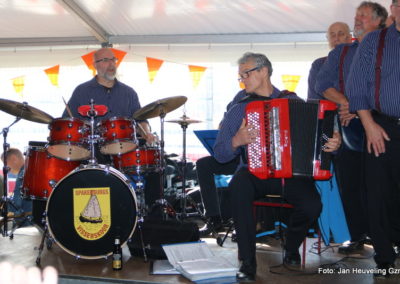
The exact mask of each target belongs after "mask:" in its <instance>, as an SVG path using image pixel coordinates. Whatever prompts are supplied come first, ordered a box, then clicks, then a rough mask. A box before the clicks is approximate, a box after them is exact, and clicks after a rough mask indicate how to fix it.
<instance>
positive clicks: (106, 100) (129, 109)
mask: <svg viewBox="0 0 400 284" xmlns="http://www.w3.org/2000/svg"><path fill="white" fill-rule="evenodd" d="M90 99H93V100H94V103H95V104H96V105H106V106H107V107H108V112H107V113H106V114H105V115H104V116H100V117H96V118H95V122H96V123H97V122H99V121H101V120H104V119H109V118H112V117H127V118H132V116H133V113H134V112H135V111H136V110H138V109H140V103H139V98H138V95H137V93H136V92H135V90H134V89H132V88H131V87H129V86H128V85H125V84H124V83H121V82H119V81H118V80H115V84H114V86H113V87H112V88H106V87H104V86H102V85H100V84H99V83H98V82H97V80H96V78H93V79H91V80H90V81H87V82H85V83H82V84H80V85H79V86H77V87H76V88H75V90H74V92H73V93H72V96H71V99H70V100H69V102H68V106H69V108H70V109H71V112H72V115H73V116H74V117H76V118H79V119H82V120H88V119H89V117H87V116H81V115H80V114H79V113H78V107H79V106H81V105H89V104H90ZM62 116H63V117H69V115H68V113H67V111H66V110H65V111H64V113H63V115H62Z"/></svg>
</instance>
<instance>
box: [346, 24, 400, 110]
mask: <svg viewBox="0 0 400 284" xmlns="http://www.w3.org/2000/svg"><path fill="white" fill-rule="evenodd" d="M379 34H380V30H378V31H373V32H370V33H368V35H366V36H365V38H364V39H363V41H362V43H361V44H360V47H359V48H358V51H357V53H356V55H355V57H354V62H353V66H352V69H351V71H350V75H349V78H348V81H347V85H346V93H347V96H348V97H349V99H350V110H351V111H357V110H370V109H376V107H375V95H374V93H375V63H376V54H377V49H378V42H379ZM381 70H382V71H381V87H380V106H381V111H382V112H383V113H384V114H386V115H390V116H395V117H399V116H400V82H399V81H400V32H399V31H397V29H396V27H395V25H394V24H393V25H391V26H390V27H389V28H388V30H387V33H386V37H385V45H384V49H383V58H382V69H381Z"/></svg>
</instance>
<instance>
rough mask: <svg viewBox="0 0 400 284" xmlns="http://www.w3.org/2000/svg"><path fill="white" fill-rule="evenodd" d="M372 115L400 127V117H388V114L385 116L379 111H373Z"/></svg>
mask: <svg viewBox="0 0 400 284" xmlns="http://www.w3.org/2000/svg"><path fill="white" fill-rule="evenodd" d="M371 113H372V115H373V116H375V117H379V118H381V119H383V120H386V121H388V122H392V123H396V124H397V125H400V117H395V116H390V115H386V114H383V113H381V112H379V111H376V110H373V111H372V112H371Z"/></svg>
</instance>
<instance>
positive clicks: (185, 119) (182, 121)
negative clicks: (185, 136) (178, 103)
mask: <svg viewBox="0 0 400 284" xmlns="http://www.w3.org/2000/svg"><path fill="white" fill-rule="evenodd" d="M166 122H172V123H178V124H179V125H189V124H192V123H200V122H202V121H201V120H196V119H190V118H189V117H188V116H186V115H183V116H182V117H180V118H179V119H170V120H167V121H166Z"/></svg>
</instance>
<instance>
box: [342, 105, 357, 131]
mask: <svg viewBox="0 0 400 284" xmlns="http://www.w3.org/2000/svg"><path fill="white" fill-rule="evenodd" d="M338 113H339V119H340V123H341V125H342V126H348V125H349V123H350V120H352V119H353V118H355V117H356V115H355V114H353V113H350V108H349V102H347V101H346V102H345V103H342V104H341V105H339V111H338Z"/></svg>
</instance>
